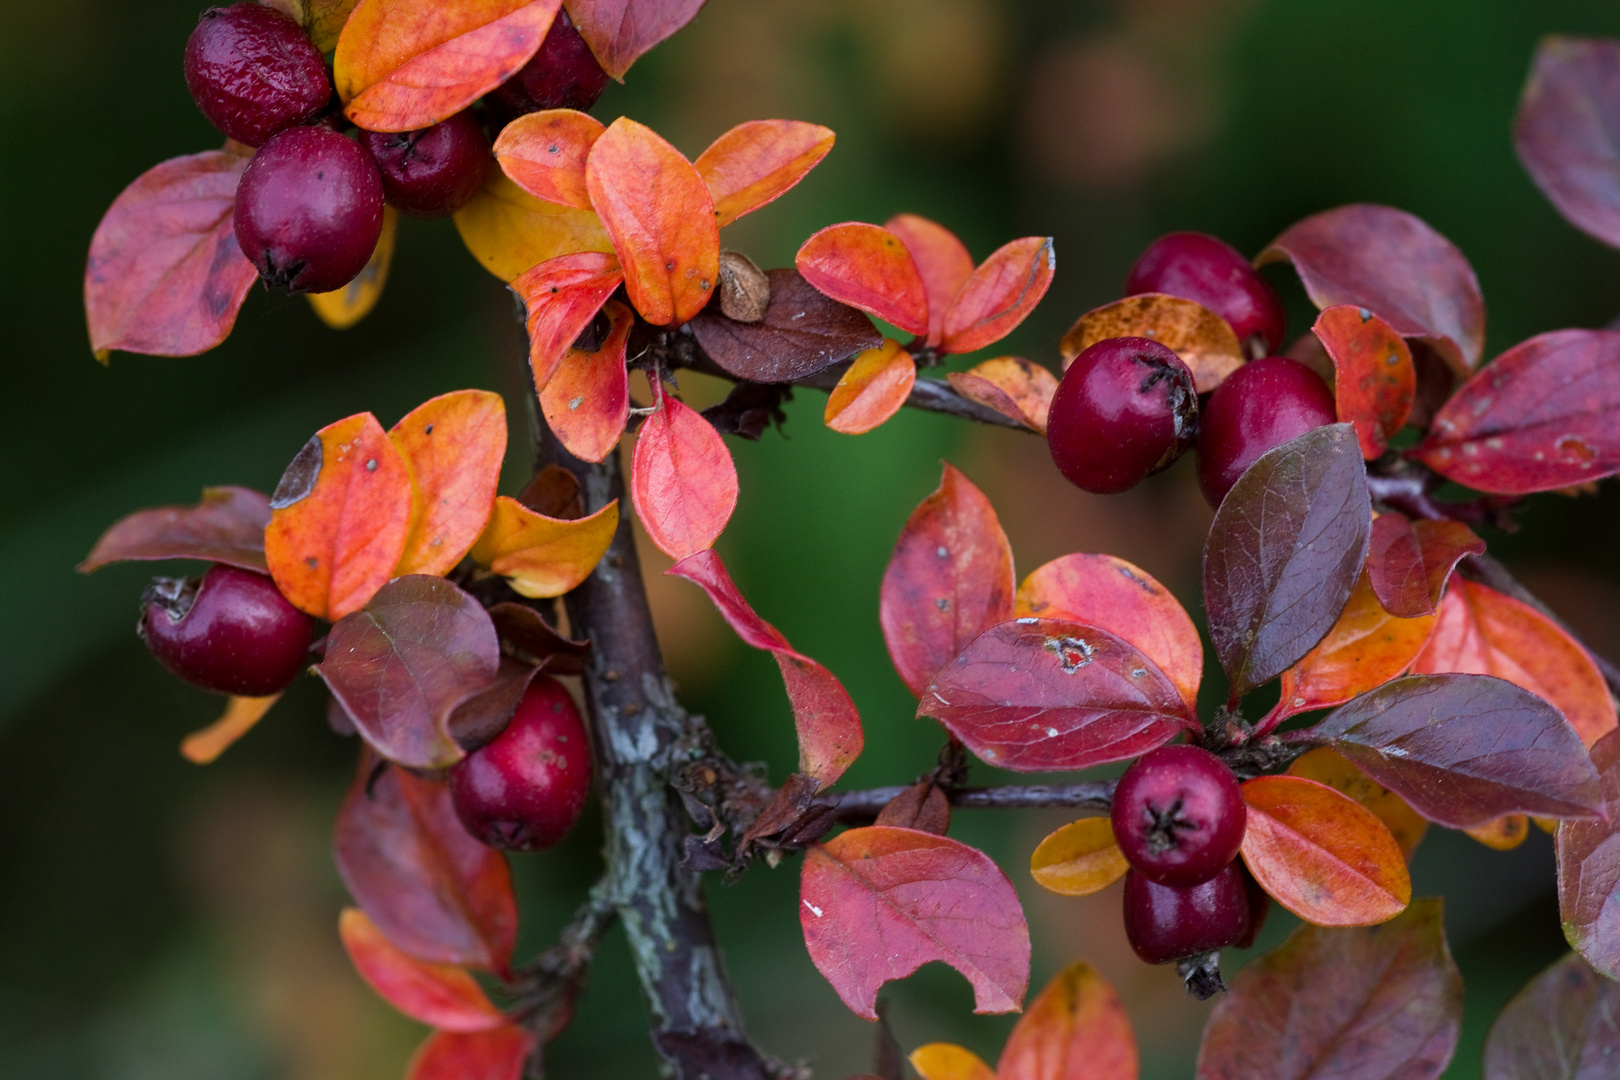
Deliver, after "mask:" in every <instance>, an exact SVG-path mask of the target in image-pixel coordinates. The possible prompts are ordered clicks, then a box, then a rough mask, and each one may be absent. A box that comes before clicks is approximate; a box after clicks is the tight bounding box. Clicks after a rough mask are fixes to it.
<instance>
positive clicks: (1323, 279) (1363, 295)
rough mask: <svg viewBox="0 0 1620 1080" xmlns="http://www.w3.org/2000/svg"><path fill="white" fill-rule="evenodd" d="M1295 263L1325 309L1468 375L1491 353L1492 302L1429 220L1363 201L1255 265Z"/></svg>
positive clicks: (1302, 230) (1306, 225)
mask: <svg viewBox="0 0 1620 1080" xmlns="http://www.w3.org/2000/svg"><path fill="white" fill-rule="evenodd" d="M1282 259H1290V260H1292V261H1293V263H1294V269H1295V270H1297V271H1299V278H1300V281H1302V282H1304V284H1305V291H1306V292H1307V293H1309V294H1310V297H1311V300H1312V301H1313V302H1315V304H1316V306H1317V307H1319V308H1326V307H1331V306H1333V305H1335V304H1351V305H1354V306H1355V307H1358V308H1363V307H1364V308H1367V309H1368V310H1370V311H1375V312H1377V313H1378V314H1379V315H1380V316H1382V317H1383V318H1384V320H1385V321H1386V322H1388V323H1389V325H1391V326H1393V327H1394V328H1395V331H1396V332H1397V333H1399V334H1402V335H1403V336H1405V337H1413V338H1418V339H1420V340H1422V341H1426V342H1428V343H1429V344H1431V345H1433V346H1434V347H1435V349H1437V350H1438V351H1439V352H1440V354H1441V355H1442V356H1444V357H1445V358H1446V360H1447V361H1448V362H1449V363H1450V364H1451V366H1452V367H1453V368H1454V369H1455V370H1456V371H1457V372H1459V373H1460V374H1463V375H1466V374H1467V373H1468V372H1469V371H1471V370H1472V369H1473V367H1474V365H1476V364H1478V363H1479V358H1480V354H1481V353H1482V352H1483V351H1484V349H1485V299H1484V297H1482V296H1481V295H1480V292H1479V282H1478V280H1477V279H1475V277H1474V268H1473V267H1471V266H1469V265H1468V260H1467V259H1465V258H1463V255H1462V252H1460V251H1458V250H1457V249H1456V247H1455V246H1454V245H1453V244H1452V243H1451V241H1450V240H1447V239H1446V238H1445V237H1443V236H1441V235H1440V234H1439V233H1437V232H1435V231H1434V229H1432V228H1430V227H1429V226H1428V225H1427V224H1425V223H1424V222H1422V221H1420V220H1418V219H1417V218H1415V217H1413V216H1412V215H1411V214H1408V213H1406V212H1405V211H1404V210H1396V209H1393V208H1391V207H1388V206H1373V205H1369V204H1367V203H1356V204H1352V205H1350V206H1341V207H1338V208H1337V209H1334V210H1327V211H1324V212H1322V213H1320V214H1316V215H1313V216H1311V217H1308V218H1306V219H1305V220H1303V221H1300V222H1297V223H1296V224H1294V225H1292V226H1290V227H1289V228H1288V229H1287V230H1286V231H1285V232H1284V233H1283V234H1282V235H1281V236H1279V237H1277V239H1275V240H1273V241H1272V242H1271V246H1270V247H1268V248H1266V250H1264V251H1262V252H1261V253H1260V255H1259V257H1258V258H1256V259H1255V262H1256V264H1257V265H1261V266H1264V265H1265V264H1266V263H1269V262H1277V261H1279V260H1282Z"/></svg>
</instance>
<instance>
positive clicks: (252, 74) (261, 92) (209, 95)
mask: <svg viewBox="0 0 1620 1080" xmlns="http://www.w3.org/2000/svg"><path fill="white" fill-rule="evenodd" d="M186 86H187V87H188V88H190V90H191V96H192V98H193V99H194V100H195V101H196V102H197V107H198V108H199V109H201V110H202V112H203V115H204V116H206V117H208V119H209V121H210V122H211V123H212V124H213V125H214V126H215V127H217V128H219V130H221V131H223V132H224V133H225V134H226V135H228V136H230V137H231V138H233V139H235V140H236V141H237V142H241V143H246V144H247V145H249V146H259V145H261V144H263V143H264V141H265V140H266V139H268V138H270V136H272V135H274V134H275V133H276V132H278V131H285V130H286V129H287V128H290V127H293V126H295V125H297V124H302V123H303V122H304V121H306V120H309V119H311V118H313V117H314V116H315V114H316V113H318V112H320V111H321V110H322V109H323V108H325V107H326V103H327V102H328V101H329V100H330V99H331V96H332V81H331V79H330V78H329V77H328V76H327V74H326V62H325V61H324V60H322V59H321V54H320V52H319V51H318V50H317V49H316V48H315V44H314V42H312V41H310V40H309V35H307V34H305V33H304V31H303V29H302V28H301V27H300V26H299V25H298V24H297V23H296V22H294V21H293V20H292V19H291V18H289V17H288V16H286V15H283V14H282V13H281V12H279V11H276V10H275V9H274V8H269V7H265V6H264V5H263V4H255V3H241V4H232V5H231V6H230V7H228V8H209V9H208V10H207V11H205V12H203V13H202V18H201V19H200V20H199V21H198V23H197V29H195V30H193V31H192V32H191V38H190V40H188V41H187V42H186Z"/></svg>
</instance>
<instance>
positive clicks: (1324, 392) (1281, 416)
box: [1198, 356, 1336, 507]
mask: <svg viewBox="0 0 1620 1080" xmlns="http://www.w3.org/2000/svg"><path fill="white" fill-rule="evenodd" d="M1335 419H1336V416H1335V406H1334V404H1333V391H1331V390H1329V389H1328V388H1327V383H1325V382H1323V381H1322V377H1321V376H1320V375H1318V374H1317V373H1316V372H1314V371H1312V370H1311V369H1310V368H1308V367H1306V366H1305V365H1304V364H1301V363H1297V362H1295V361H1293V360H1290V359H1288V358H1287V357H1284V356H1268V357H1266V358H1265V359H1263V360H1251V361H1250V362H1249V363H1247V364H1244V365H1243V366H1242V367H1240V368H1238V369H1237V370H1236V371H1234V372H1232V374H1230V375H1228V376H1227V377H1226V381H1225V382H1223V383H1221V385H1219V386H1217V387H1216V388H1215V392H1214V393H1213V394H1211V395H1210V396H1209V401H1207V402H1206V403H1205V404H1204V411H1203V414H1202V415H1201V416H1200V418H1199V430H1198V486H1199V487H1201V488H1203V489H1204V498H1206V499H1208V500H1209V505H1211V506H1216V507H1218V506H1220V505H1221V500H1222V499H1224V498H1226V493H1227V492H1228V491H1230V490H1232V485H1233V484H1235V483H1237V480H1238V477H1240V476H1242V475H1243V470H1245V469H1247V468H1248V467H1249V466H1250V465H1253V464H1254V463H1255V462H1256V461H1258V460H1259V459H1260V456H1261V455H1262V454H1264V453H1265V452H1266V451H1267V450H1270V449H1272V448H1273V447H1278V446H1281V445H1282V444H1283V443H1285V442H1288V441H1289V440H1290V439H1296V438H1298V437H1299V436H1301V435H1303V434H1305V433H1306V432H1307V431H1311V430H1313V429H1315V428H1319V427H1321V426H1322V425H1323V424H1331V423H1333V421H1334V420H1335Z"/></svg>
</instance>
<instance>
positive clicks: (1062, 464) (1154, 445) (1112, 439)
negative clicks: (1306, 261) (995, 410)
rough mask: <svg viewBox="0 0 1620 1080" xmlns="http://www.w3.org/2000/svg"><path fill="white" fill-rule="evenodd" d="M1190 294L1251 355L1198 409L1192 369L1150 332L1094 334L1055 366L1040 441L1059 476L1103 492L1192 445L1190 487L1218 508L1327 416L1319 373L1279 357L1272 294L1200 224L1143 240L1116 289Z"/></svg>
mask: <svg viewBox="0 0 1620 1080" xmlns="http://www.w3.org/2000/svg"><path fill="white" fill-rule="evenodd" d="M1142 293H1166V294H1169V295H1171V296H1178V297H1181V298H1183V299H1186V300H1192V301H1194V302H1196V303H1198V304H1202V305H1203V306H1204V307H1206V308H1208V309H1209V310H1210V311H1213V312H1214V313H1215V314H1217V315H1219V316H1221V318H1223V319H1225V320H1226V321H1227V323H1228V324H1230V325H1231V327H1232V330H1233V331H1234V332H1235V333H1236V335H1237V338H1238V340H1239V341H1240V342H1242V343H1243V346H1244V349H1245V351H1246V352H1248V353H1249V354H1250V355H1258V356H1260V357H1261V358H1260V359H1257V360H1251V361H1250V362H1249V363H1247V364H1244V365H1243V366H1242V367H1240V368H1238V369H1237V370H1236V371H1234V372H1233V373H1232V374H1231V375H1229V376H1227V378H1226V380H1225V381H1224V382H1222V383H1221V384H1220V385H1219V386H1218V387H1216V388H1215V390H1214V392H1213V393H1211V394H1210V395H1209V396H1208V397H1207V399H1206V400H1205V401H1204V402H1203V404H1202V406H1201V407H1200V404H1199V401H1198V396H1197V394H1196V392H1195V390H1194V386H1193V376H1192V372H1190V371H1189V370H1188V369H1187V365H1186V364H1184V363H1182V362H1181V358H1180V357H1178V356H1177V355H1176V354H1175V353H1174V352H1172V351H1171V350H1170V349H1169V348H1167V347H1165V346H1164V345H1163V344H1161V343H1160V342H1157V341H1154V340H1153V339H1151V338H1142V337H1122V338H1110V339H1108V340H1105V341H1099V342H1097V343H1096V344H1095V345H1092V346H1091V347H1090V348H1088V349H1086V350H1085V351H1083V352H1082V353H1080V355H1079V356H1077V357H1075V358H1074V362H1073V363H1072V364H1070V365H1069V369H1068V371H1066V372H1064V375H1063V381H1062V382H1061V383H1060V384H1059V385H1058V389H1057V393H1056V394H1055V395H1054V396H1053V398H1052V407H1051V414H1050V420H1049V424H1048V428H1047V442H1048V445H1049V446H1050V448H1051V451H1052V460H1053V462H1055V463H1056V465H1057V467H1058V470H1059V471H1060V472H1062V473H1063V475H1064V476H1065V477H1067V478H1068V480H1069V482H1070V483H1072V484H1074V485H1075V486H1076V487H1079V488H1081V489H1083V490H1085V491H1093V492H1097V493H1100V494H1111V493H1113V492H1118V491H1124V490H1126V489H1127V488H1131V487H1134V486H1135V485H1136V484H1138V483H1139V482H1141V481H1142V480H1143V479H1144V478H1146V477H1148V476H1151V475H1152V474H1153V473H1156V472H1159V471H1161V470H1163V469H1166V468H1169V466H1170V465H1171V464H1172V463H1174V462H1175V460H1176V459H1177V458H1179V457H1180V456H1181V455H1182V453H1183V452H1185V451H1186V450H1187V449H1188V448H1189V447H1190V446H1192V445H1193V444H1194V443H1195V442H1196V443H1197V446H1198V484H1199V487H1201V488H1202V489H1203V492H1204V497H1205V498H1206V499H1208V500H1209V504H1210V505H1211V506H1216V507H1218V506H1220V504H1221V500H1222V499H1223V498H1225V497H1226V493H1227V491H1229V490H1230V489H1231V487H1232V485H1233V484H1235V483H1236V482H1237V479H1238V477H1240V476H1242V475H1243V471H1244V470H1245V469H1247V468H1248V467H1249V466H1250V465H1253V464H1254V463H1255V461H1256V460H1258V459H1259V458H1260V456H1261V455H1262V454H1264V453H1265V452H1266V451H1268V450H1270V449H1272V448H1273V447H1277V446H1281V445H1282V444H1283V443H1285V442H1288V441H1289V440H1290V439H1294V438H1297V437H1298V436H1300V435H1303V434H1305V432H1307V431H1310V430H1312V429H1313V428H1317V427H1321V426H1322V425H1323V424H1331V423H1333V421H1334V419H1335V407H1334V402H1333V393H1332V391H1330V390H1329V389H1328V387H1327V384H1326V383H1325V382H1323V381H1322V378H1321V376H1319V375H1317V374H1316V372H1314V371H1312V370H1311V369H1310V368H1308V367H1306V366H1305V365H1304V364H1300V363H1297V362H1296V361H1294V360H1290V359H1288V358H1287V357H1283V356H1275V355H1270V354H1272V353H1274V352H1275V351H1276V350H1277V349H1278V347H1279V346H1280V345H1281V344H1282V339H1283V332H1284V319H1283V308H1282V301H1281V300H1280V299H1279V298H1278V296H1277V293H1276V291H1275V290H1274V289H1272V287H1271V285H1270V284H1268V283H1267V282H1266V280H1265V279H1264V278H1262V277H1261V276H1260V275H1259V274H1257V273H1256V272H1255V270H1254V268H1253V267H1252V266H1250V265H1249V261H1248V260H1247V259H1245V258H1244V257H1243V256H1242V255H1241V254H1239V253H1238V252H1237V251H1235V250H1234V249H1233V248H1231V247H1229V246H1228V245H1227V244H1225V243H1223V242H1221V241H1220V240H1217V239H1216V238H1215V237H1213V236H1205V235H1204V234H1202V233H1186V232H1184V233H1170V234H1169V235H1167V236H1162V237H1160V238H1159V239H1158V240H1156V241H1154V242H1153V243H1152V244H1151V245H1150V246H1149V247H1148V249H1147V250H1146V251H1145V252H1143V253H1142V256H1141V258H1139V259H1137V260H1136V265H1134V266H1133V267H1131V272H1130V274H1129V275H1128V276H1127V277H1126V279H1125V294H1126V295H1127V296H1136V295H1140V294H1142Z"/></svg>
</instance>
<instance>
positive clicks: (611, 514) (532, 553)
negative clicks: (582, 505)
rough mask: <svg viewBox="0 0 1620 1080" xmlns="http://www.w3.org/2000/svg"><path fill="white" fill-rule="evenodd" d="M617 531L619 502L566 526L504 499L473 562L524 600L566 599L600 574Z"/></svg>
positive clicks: (497, 503)
mask: <svg viewBox="0 0 1620 1080" xmlns="http://www.w3.org/2000/svg"><path fill="white" fill-rule="evenodd" d="M618 527H619V500H617V499H614V500H613V501H612V502H610V503H608V504H607V505H606V506H604V507H602V509H600V510H598V511H597V512H596V513H594V514H592V515H590V516H589V517H582V518H577V519H575V520H572V521H564V520H562V519H561V518H554V517H547V516H545V515H544V514H537V513H535V512H534V511H533V510H530V509H529V508H528V507H527V506H524V505H523V504H522V503H520V502H518V501H517V500H516V499H514V498H512V497H510V496H508V495H499V496H496V498H495V508H494V511H493V512H492V513H491V514H490V516H489V524H488V525H486V526H485V527H484V533H483V535H482V536H480V537H479V538H478V543H476V544H474V545H473V548H472V553H471V554H472V559H473V562H475V563H478V564H479V565H480V566H487V567H489V568H490V569H491V570H493V571H495V572H496V573H497V574H500V575H501V576H503V577H505V578H506V579H507V581H508V583H510V584H511V586H512V589H513V591H514V592H516V593H518V594H519V595H520V596H527V597H530V598H531V599H534V598H540V597H547V596H561V595H562V594H563V593H565V592H567V591H568V590H570V589H572V588H574V587H575V586H576V585H578V584H579V583H580V582H582V581H584V580H585V579H586V578H587V577H589V576H590V574H591V571H592V570H594V569H596V564H597V563H599V562H601V561H602V555H603V554H604V553H605V552H606V551H607V549H608V545H609V544H611V543H612V542H613V533H614V530H616V529H617V528H618Z"/></svg>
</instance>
